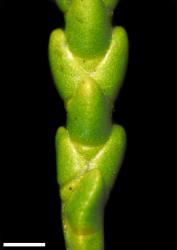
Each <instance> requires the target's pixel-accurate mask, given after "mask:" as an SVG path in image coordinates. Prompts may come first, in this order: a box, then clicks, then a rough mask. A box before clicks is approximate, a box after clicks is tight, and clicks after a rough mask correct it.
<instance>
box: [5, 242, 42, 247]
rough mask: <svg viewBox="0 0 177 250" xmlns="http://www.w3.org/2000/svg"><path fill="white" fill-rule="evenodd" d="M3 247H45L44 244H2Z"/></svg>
mask: <svg viewBox="0 0 177 250" xmlns="http://www.w3.org/2000/svg"><path fill="white" fill-rule="evenodd" d="M3 247H45V243H7V242H4V243H3Z"/></svg>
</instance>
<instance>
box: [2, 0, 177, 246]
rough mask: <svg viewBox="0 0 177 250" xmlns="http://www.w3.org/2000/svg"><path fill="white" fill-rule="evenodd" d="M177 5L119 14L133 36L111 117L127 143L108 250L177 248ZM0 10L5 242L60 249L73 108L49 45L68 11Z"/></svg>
mask: <svg viewBox="0 0 177 250" xmlns="http://www.w3.org/2000/svg"><path fill="white" fill-rule="evenodd" d="M176 10H177V4H176V3H175V1H169V0H168V1H158V0H155V1H142V0H134V1H132V0H122V1H121V2H120V4H119V5H118V7H117V9H116V11H115V12H114V19H113V24H114V25H122V26H124V27H125V28H126V30H127V32H128V35H129V42H130V56H129V65H128V71H127V75H126V78H125V81H124V85H123V88H122V91H121V93H120V95H119V98H118V99H117V101H116V103H115V111H114V113H113V121H114V122H116V123H119V124H121V125H123V126H124V127H125V129H126V131H127V137H128V145H127V152H126V157H125V160H124V163H123V165H122V168H121V171H120V174H119V176H118V178H117V182H116V184H115V187H114V189H113V191H112V193H111V196H110V200H109V202H108V204H107V207H106V210H105V245H106V250H114V249H120V250H122V249H134V248H135V249H142V250H146V249H148V250H150V249H153V250H155V249H166V250H170V249H177V242H176V234H177V230H176V224H177V220H176V215H177V214H176V209H177V206H176V188H177V186H176V165H177V164H176V155H175V153H176V127H177V123H176V115H177V112H176V106H177V105H176V104H177V103H176V93H177V92H176V83H177V79H176V66H177V64H176V47H177V41H176V29H177V27H176V16H177V15H176V14H177V12H176ZM0 12H1V13H0V16H1V17H0V18H1V20H0V25H1V30H0V34H1V42H2V45H1V59H0V60H1V62H2V64H1V85H0V86H1V91H0V95H1V109H2V111H1V125H2V129H1V132H0V133H1V143H2V150H1V163H0V164H1V168H0V169H1V171H2V172H3V173H2V174H1V175H0V176H1V178H2V181H1V184H2V187H1V190H2V191H3V192H2V200H1V207H2V208H3V211H2V213H1V222H2V223H0V224H1V228H0V229H1V231H0V236H1V243H2V242H46V243H47V248H48V249H51V248H52V247H55V248H57V249H61V250H62V249H64V241H63V234H62V228H61V221H60V200H59V197H58V186H57V182H56V169H55V149H54V136H55V132H56V129H57V128H58V127H59V126H61V125H64V124H65V119H66V114H65V110H64V106H63V102H62V100H61V99H60V98H59V96H58V94H57V92H56V90H55V88H54V86H53V82H52V78H51V75H50V70H49V65H48V55H47V46H48V39H49V34H50V32H51V31H52V30H53V29H54V28H58V27H63V26H64V22H63V15H62V13H61V12H60V11H59V10H58V9H57V7H56V6H55V5H54V3H53V1H47V0H43V1H40V0H33V1H32V0H31V1H22V0H15V1H10V0H8V1H5V0H4V1H2V0H1V2H0ZM1 246H2V244H1ZM90 249H91V248H90Z"/></svg>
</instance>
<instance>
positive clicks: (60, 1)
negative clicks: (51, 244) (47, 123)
mask: <svg viewBox="0 0 177 250" xmlns="http://www.w3.org/2000/svg"><path fill="white" fill-rule="evenodd" d="M56 1H57V5H58V6H59V7H60V8H61V10H62V11H63V12H64V13H65V21H66V27H65V32H64V31H62V30H61V29H57V30H54V31H53V32H52V34H51V36H50V41H49V59H50V65H51V70H52V74H53V78H54V82H55V85H56V88H57V90H58V92H59V94H60V96H61V97H62V99H63V100H64V103H65V107H66V110H67V126H66V128H64V127H61V128H59V129H58V131H57V134H56V156H57V178H58V183H59V185H60V196H61V199H62V220H63V229H64V235H65V241H66V248H67V249H68V250H90V249H92V250H103V249H104V235H103V217H104V206H105V204H106V201H107V199H108V197H109V193H110V191H111V188H112V186H113V184H114V182H115V179H116V176H117V174H118V172H119V169H120V166H121V163H122V159H123V155H124V152H125V145H126V134H125V131H124V129H123V128H122V127H121V126H118V125H112V122H111V112H112V108H113V101H114V100H115V98H116V96H117V94H118V92H119V90H120V87H121V84H122V82H123V79H124V75H125V71H126V65H127V59H128V38H127V34H126V32H125V30H124V29H123V28H122V27H116V28H114V29H112V27H111V12H112V11H113V8H114V7H115V5H116V3H117V1H116V0H104V1H103V0H94V1H93V0H56Z"/></svg>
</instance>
